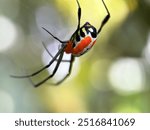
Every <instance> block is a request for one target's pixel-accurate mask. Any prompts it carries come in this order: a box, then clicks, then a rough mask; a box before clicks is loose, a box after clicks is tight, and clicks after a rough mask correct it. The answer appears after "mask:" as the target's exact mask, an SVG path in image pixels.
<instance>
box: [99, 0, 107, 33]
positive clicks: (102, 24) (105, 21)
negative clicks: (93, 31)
mask: <svg viewBox="0 0 150 130" xmlns="http://www.w3.org/2000/svg"><path fill="white" fill-rule="evenodd" d="M102 2H103V5H104V7H105V9H106V11H107V15H106V16H105V18H104V19H103V21H102V23H101V25H100V28H99V29H98V32H97V34H99V33H100V32H101V30H102V28H103V27H104V25H105V24H106V23H107V22H108V20H109V18H110V13H109V10H108V8H107V6H106V4H105V2H104V0H102Z"/></svg>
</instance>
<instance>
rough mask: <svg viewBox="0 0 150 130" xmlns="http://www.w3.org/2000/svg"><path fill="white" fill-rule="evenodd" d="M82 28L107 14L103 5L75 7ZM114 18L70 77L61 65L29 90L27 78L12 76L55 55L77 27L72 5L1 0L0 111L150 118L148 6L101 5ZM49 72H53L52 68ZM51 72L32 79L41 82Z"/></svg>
mask: <svg viewBox="0 0 150 130" xmlns="http://www.w3.org/2000/svg"><path fill="white" fill-rule="evenodd" d="M79 2H80V5H81V8H82V20H81V24H84V23H85V22H86V21H88V22H90V23H91V24H92V25H94V26H95V27H96V28H98V27H99V26H100V23H101V21H102V19H103V18H104V16H105V15H106V11H105V9H104V7H103V5H102V2H101V0H79ZM105 2H106V5H107V6H108V9H109V11H110V13H111V19H110V21H109V22H108V24H106V26H105V27H104V29H103V30H102V32H101V34H100V35H99V36H98V39H97V43H96V44H95V46H94V47H93V49H92V50H91V51H89V52H88V53H87V54H85V55H83V56H81V57H79V58H76V61H75V63H74V66H73V70H72V73H71V76H70V77H69V78H68V79H67V80H66V81H65V82H63V83H62V84H61V85H59V86H51V85H50V83H51V82H53V81H54V82H55V81H57V80H59V79H60V78H62V77H63V75H64V74H65V73H66V72H67V67H68V64H67V63H63V64H62V65H61V66H60V69H59V71H58V73H57V75H56V76H55V78H54V79H53V80H49V81H48V82H46V83H45V84H43V85H42V86H40V87H38V88H34V87H33V86H32V84H30V82H29V80H28V79H13V78H10V74H14V75H23V74H26V73H32V72H34V71H36V70H38V69H39V68H41V67H42V66H44V65H45V64H46V63H48V61H49V60H51V58H50V57H49V56H48V54H47V53H46V51H45V49H44V48H43V46H42V44H41V42H42V41H44V42H45V44H46V45H47V47H48V48H49V50H50V51H51V53H53V54H55V53H56V52H57V50H58V46H59V43H58V42H57V41H55V40H54V39H53V38H52V37H50V36H49V35H48V34H47V33H46V32H45V31H44V30H42V29H41V27H45V28H47V29H48V30H50V31H51V32H52V33H53V34H55V35H56V36H58V37H59V38H60V39H62V40H66V39H68V38H70V36H71V34H72V33H73V32H74V31H75V29H76V26H77V4H76V1H75V0H0V112H150V101H149V100H150V33H149V32H150V15H149V14H150V1H149V0H105ZM52 68H53V66H52ZM50 71H51V70H50V69H49V71H45V72H44V73H42V74H41V76H38V77H35V78H34V79H33V81H34V82H38V81H39V80H40V79H42V78H44V77H46V76H47V75H48V73H49V72H50Z"/></svg>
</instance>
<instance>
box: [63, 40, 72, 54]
mask: <svg viewBox="0 0 150 130" xmlns="http://www.w3.org/2000/svg"><path fill="white" fill-rule="evenodd" d="M72 44H73V43H72V42H71V41H69V42H68V43H67V46H66V48H65V52H66V53H67V54H69V53H72V51H73V47H72Z"/></svg>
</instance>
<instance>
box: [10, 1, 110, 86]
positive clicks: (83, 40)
mask: <svg viewBox="0 0 150 130" xmlns="http://www.w3.org/2000/svg"><path fill="white" fill-rule="evenodd" d="M101 1H102V3H103V5H104V7H105V9H106V11H107V15H106V16H105V17H104V19H103V21H102V22H101V24H100V27H99V29H98V30H97V29H96V28H95V27H94V26H92V25H91V24H90V23H89V22H86V23H85V24H84V25H83V26H81V27H80V19H81V7H80V4H79V1H78V0H76V2H77V4H78V25H77V29H76V30H75V32H74V33H73V34H72V36H71V38H70V39H69V40H67V41H62V40H60V39H59V38H57V37H56V36H54V35H53V34H52V33H51V32H49V31H48V30H47V29H46V28H44V27H42V28H43V29H44V30H45V31H46V32H48V33H49V34H50V35H51V36H52V37H53V38H54V39H56V40H57V41H59V42H60V43H61V48H60V49H59V50H58V52H57V53H56V54H55V56H52V54H51V53H50V52H49V51H48V49H47V48H46V46H45V44H44V43H43V46H44V48H45V49H46V51H47V52H48V54H49V55H50V56H51V57H52V60H51V61H50V62H49V64H47V65H46V66H44V67H43V68H41V69H40V70H38V71H36V72H34V73H32V74H29V75H24V76H14V75H11V77H14V78H29V79H30V81H31V83H32V84H33V85H34V86H35V87H38V86H40V85H41V84H43V83H44V82H46V81H47V80H48V79H50V78H52V77H53V76H54V75H55V73H56V72H57V70H58V67H59V65H60V63H61V62H69V63H70V65H69V69H68V74H67V75H66V76H65V77H63V78H62V80H60V81H59V82H57V83H56V84H60V83H61V82H63V81H64V80H65V79H66V78H67V77H68V76H69V75H70V73H71V69H72V64H73V61H74V58H75V57H77V56H81V55H83V54H85V53H86V52H87V51H88V50H90V49H91V48H92V46H93V45H94V44H95V42H96V38H97V36H98V34H100V32H101V30H102V28H103V27H104V25H105V24H106V23H107V22H108V20H109V18H110V13H109V10H108V9H107V6H106V4H105V2H104V0H101ZM64 52H65V53H67V54H71V59H70V60H63V55H64ZM54 61H56V62H57V63H56V66H55V68H54V70H53V72H52V74H51V75H49V76H48V77H46V78H45V79H44V80H42V81H40V82H38V83H36V84H34V83H33V82H32V80H31V77H33V76H36V75H38V74H39V73H40V72H42V71H43V70H45V69H47V68H49V67H50V66H51V65H52V63H53V62H54Z"/></svg>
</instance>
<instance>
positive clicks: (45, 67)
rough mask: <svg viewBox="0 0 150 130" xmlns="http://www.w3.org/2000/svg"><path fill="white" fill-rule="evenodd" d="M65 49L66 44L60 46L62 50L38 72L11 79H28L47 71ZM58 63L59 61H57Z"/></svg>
mask: <svg viewBox="0 0 150 130" xmlns="http://www.w3.org/2000/svg"><path fill="white" fill-rule="evenodd" d="M65 47H66V44H65V45H63V46H62V48H61V49H60V50H59V51H58V52H57V54H56V55H55V56H54V58H53V59H52V60H51V61H50V62H49V64H47V65H46V66H44V67H43V68H41V69H40V70H38V71H36V72H34V73H32V74H29V75H23V76H15V75H10V76H11V77H13V78H28V77H33V76H35V75H37V74H39V73H40V72H41V71H43V70H45V69H47V68H48V67H50V66H51V64H52V63H53V62H54V61H55V60H56V59H57V57H58V56H59V55H62V54H63V53H64V49H65ZM58 61H59V60H58ZM59 62H60V61H59Z"/></svg>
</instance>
